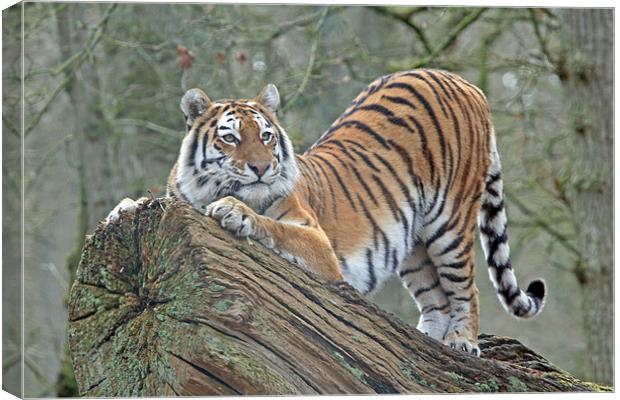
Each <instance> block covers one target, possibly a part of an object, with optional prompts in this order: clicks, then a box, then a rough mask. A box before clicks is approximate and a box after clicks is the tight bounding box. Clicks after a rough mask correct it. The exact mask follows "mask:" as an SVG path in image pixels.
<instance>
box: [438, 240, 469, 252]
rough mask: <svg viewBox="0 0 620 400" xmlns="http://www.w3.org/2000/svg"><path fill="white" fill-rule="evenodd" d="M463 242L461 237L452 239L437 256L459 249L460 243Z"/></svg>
mask: <svg viewBox="0 0 620 400" xmlns="http://www.w3.org/2000/svg"><path fill="white" fill-rule="evenodd" d="M462 241H463V236H457V237H456V239H454V240H453V241H452V243H450V244H449V245H448V246H446V247H445V248H444V249H443V250H442V251H441V253H439V254H438V255H440V256H443V255H444V254H446V253H449V252H451V251H452V250H454V249H456V248H457V247H459V246H460V245H461V242H462Z"/></svg>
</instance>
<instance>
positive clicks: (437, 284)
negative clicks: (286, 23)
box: [109, 69, 546, 356]
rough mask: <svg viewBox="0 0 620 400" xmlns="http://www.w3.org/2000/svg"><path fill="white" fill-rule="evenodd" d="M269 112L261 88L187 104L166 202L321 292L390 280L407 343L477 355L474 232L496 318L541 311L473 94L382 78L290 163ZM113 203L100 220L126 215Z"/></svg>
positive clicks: (430, 82) (289, 149)
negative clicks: (401, 299) (200, 215)
mask: <svg viewBox="0 0 620 400" xmlns="http://www.w3.org/2000/svg"><path fill="white" fill-rule="evenodd" d="M279 104H280V95H279V92H278V89H277V88H276V86H275V85H273V84H268V85H267V86H265V87H264V88H263V90H262V91H261V92H260V93H259V94H258V95H257V96H256V97H255V98H253V99H240V100H233V99H225V100H218V101H212V100H211V99H210V98H209V97H208V96H207V95H206V94H205V93H204V92H203V91H202V90H200V89H190V90H188V91H187V92H186V93H185V95H184V96H183V98H182V100H181V104H180V106H181V110H182V112H183V115H184V117H185V123H186V135H185V137H184V139H183V142H182V144H181V149H180V152H179V156H178V160H177V162H176V164H175V165H174V167H173V168H172V171H171V173H170V176H169V179H168V184H167V191H168V196H170V197H173V198H177V199H180V200H182V201H184V202H187V203H189V204H191V205H192V206H193V207H194V208H196V209H198V210H201V211H202V212H204V213H205V214H206V215H207V216H209V217H211V218H214V219H215V220H216V221H218V223H219V224H220V225H221V226H222V227H223V228H224V229H226V230H228V231H230V232H232V233H233V234H234V235H236V236H238V237H240V238H250V239H253V240H255V241H257V242H259V243H262V244H263V245H264V246H266V247H267V248H269V249H271V250H272V251H273V252H274V253H276V254H278V255H280V256H281V257H283V258H285V259H286V260H289V261H291V262H292V263H294V264H296V265H298V266H299V267H301V268H302V269H305V270H308V271H311V272H313V273H315V274H317V275H318V276H319V277H321V278H322V279H324V280H325V281H326V282H328V283H338V282H342V281H344V282H347V283H348V284H350V285H351V286H353V287H354V288H356V289H357V290H359V291H360V292H361V293H363V294H366V295H368V294H371V293H373V292H375V291H376V290H377V289H378V288H379V287H381V285H382V284H383V283H384V282H385V281H386V280H387V279H388V278H390V277H392V276H397V277H399V278H400V280H401V281H402V283H403V285H404V287H405V288H406V289H407V290H408V291H409V293H410V294H411V296H412V297H413V299H414V301H415V303H416V305H417V307H418V309H419V311H420V317H419V321H418V324H417V329H418V330H419V331H421V332H422V333H424V334H426V335H428V336H430V337H431V338H433V339H435V340H438V341H440V342H441V343H443V344H445V345H447V346H449V347H450V348H452V349H455V350H457V351H461V352H464V353H466V354H469V355H472V356H479V355H480V349H479V346H478V343H477V338H478V329H479V306H478V290H477V288H476V284H475V282H474V275H475V274H474V241H475V231H476V227H478V229H479V236H480V240H481V243H482V248H483V251H484V253H485V256H486V262H487V265H488V272H489V277H490V279H491V282H492V284H493V286H494V287H495V290H496V292H497V296H498V298H499V301H500V303H501V304H502V305H503V308H504V309H505V310H506V311H507V312H508V313H509V314H511V315H513V316H515V317H518V318H531V317H534V316H536V315H538V314H539V313H540V312H541V311H542V309H543V306H544V302H545V296H546V288H545V281H544V280H542V279H536V280H533V281H532V282H531V283H530V284H529V285H528V287H527V289H526V290H525V291H523V290H522V289H521V288H520V287H519V285H518V283H517V279H516V277H515V273H514V270H513V268H512V264H511V259H510V248H509V244H508V233H507V217H506V208H505V202H504V194H503V181H502V169H501V164H500V157H499V153H498V151H497V143H496V138H495V130H494V127H493V125H492V121H491V116H490V110H489V105H488V102H487V99H486V97H485V95H484V94H483V92H482V91H481V90H480V89H478V88H477V87H475V86H474V85H472V84H470V83H468V82H467V81H466V80H464V79H463V78H461V77H459V76H457V75H455V74H452V73H449V72H446V71H441V70H431V69H421V70H412V71H403V72H398V73H393V74H389V75H385V76H383V77H380V78H378V79H377V80H375V81H374V82H372V83H371V84H370V85H368V86H367V87H366V88H365V89H364V90H363V91H362V92H361V93H360V94H359V95H358V96H357V97H356V98H355V99H354V100H353V102H352V103H351V104H350V106H349V107H348V108H347V109H346V110H345V111H344V113H343V114H342V115H341V116H340V117H338V119H337V120H336V121H335V122H334V123H333V124H332V125H331V127H329V129H327V130H326V131H325V132H324V133H323V134H322V135H321V136H320V137H319V139H318V140H317V141H316V142H315V143H314V144H313V145H311V146H310V147H309V148H308V149H307V150H306V151H305V153H303V154H296V153H295V152H294V150H293V146H292V143H291V140H290V139H289V137H288V135H287V134H286V132H285V130H284V129H283V128H282V126H281V125H280V123H279V121H278V118H277V115H276V112H277V109H278V106H279ZM123 202H124V203H123ZM123 202H121V204H119V206H117V207H116V208H115V210H113V212H112V213H111V217H109V219H111V220H114V218H117V216H118V215H119V213H120V212H121V211H123V210H125V211H126V210H130V209H132V208H135V207H136V206H137V205H138V203H136V202H134V201H133V200H131V199H125V200H123Z"/></svg>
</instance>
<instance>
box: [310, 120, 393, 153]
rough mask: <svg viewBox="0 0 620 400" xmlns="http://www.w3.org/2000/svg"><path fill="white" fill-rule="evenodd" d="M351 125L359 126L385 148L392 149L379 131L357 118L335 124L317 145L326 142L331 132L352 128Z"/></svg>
mask: <svg viewBox="0 0 620 400" xmlns="http://www.w3.org/2000/svg"><path fill="white" fill-rule="evenodd" d="M350 127H354V128H357V129H358V130H360V131H362V132H364V133H366V134H367V135H368V136H370V137H371V138H373V139H374V140H375V141H376V142H377V143H379V144H380V145H381V146H383V148H385V149H386V150H390V147H389V146H388V144H387V142H386V141H385V139H384V138H383V137H382V136H381V135H379V134H378V133H377V132H375V131H374V130H373V129H372V128H370V127H369V126H368V125H366V124H364V123H363V122H361V121H357V120H353V121H345V122H341V123H339V124H337V125H333V126H332V127H331V128H329V130H328V131H327V134H328V135H324V137H323V138H322V139H319V141H318V142H317V145H320V144H321V143H323V142H325V141H326V138H327V137H329V136H331V134H332V133H333V132H336V131H337V130H339V129H341V128H350Z"/></svg>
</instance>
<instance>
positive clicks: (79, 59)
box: [24, 4, 118, 137]
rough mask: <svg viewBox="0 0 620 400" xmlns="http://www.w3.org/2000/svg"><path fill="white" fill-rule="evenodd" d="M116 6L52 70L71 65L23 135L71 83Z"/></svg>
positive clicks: (108, 10)
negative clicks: (71, 52)
mask: <svg viewBox="0 0 620 400" xmlns="http://www.w3.org/2000/svg"><path fill="white" fill-rule="evenodd" d="M117 6H118V4H112V5H111V6H109V7H108V8H107V9H106V11H105V13H104V14H103V16H102V17H101V19H100V20H99V22H98V23H97V25H96V26H95V29H94V30H93V31H92V32H91V34H90V36H89V37H88V39H87V40H86V45H85V46H84V48H82V50H80V51H78V52H77V53H75V54H74V55H72V56H71V57H69V58H68V59H67V60H66V61H65V62H63V63H62V64H61V65H60V66H59V67H57V68H56V69H55V70H54V72H53V74H54V75H57V74H60V73H61V72H63V71H65V70H66V69H67V68H69V66H72V67H73V68H72V69H71V70H70V71H68V72H66V77H65V79H64V80H63V81H62V83H61V84H60V85H58V87H56V89H54V91H53V92H52V94H51V96H49V97H48V99H47V101H46V102H45V104H44V105H43V107H41V109H40V110H39V112H37V113H36V114H35V115H34V116H33V117H32V120H31V121H30V124H29V125H28V127H27V128H26V129H25V130H24V137H25V136H27V135H28V134H29V133H30V132H32V130H33V129H34V128H36V126H37V125H38V124H39V122H40V121H41V118H42V117H43V115H45V113H46V112H47V110H48V109H49V107H50V106H51V105H52V103H53V102H54V100H56V97H57V96H58V95H59V94H60V93H61V92H62V91H63V90H65V89H66V88H67V86H69V84H70V83H71V81H72V80H73V78H74V77H75V75H76V73H77V71H78V69H79V68H80V66H81V65H82V63H83V62H84V60H86V59H87V58H88V57H90V56H91V55H92V51H93V49H94V48H95V47H96V46H97V44H98V43H99V40H100V39H101V36H102V35H103V31H104V29H105V26H106V24H107V22H108V20H109V18H110V15H111V14H112V13H113V12H114V10H115V9H116V7H117Z"/></svg>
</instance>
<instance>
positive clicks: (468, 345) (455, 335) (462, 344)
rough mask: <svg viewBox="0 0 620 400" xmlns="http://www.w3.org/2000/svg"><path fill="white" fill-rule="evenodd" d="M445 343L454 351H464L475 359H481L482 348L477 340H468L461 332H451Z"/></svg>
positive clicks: (447, 335) (444, 340)
mask: <svg viewBox="0 0 620 400" xmlns="http://www.w3.org/2000/svg"><path fill="white" fill-rule="evenodd" d="M443 343H444V344H445V345H446V346H450V347H451V348H452V349H454V350H457V351H462V352H464V353H467V354H469V355H472V356H474V357H480V348H479V347H478V343H476V341H475V340H472V339H470V338H467V337H466V336H465V335H463V334H462V333H460V332H459V331H450V332H448V334H446V337H445V338H444V339H443Z"/></svg>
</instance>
